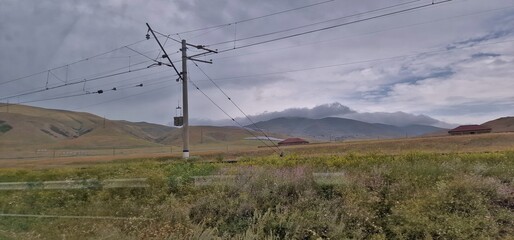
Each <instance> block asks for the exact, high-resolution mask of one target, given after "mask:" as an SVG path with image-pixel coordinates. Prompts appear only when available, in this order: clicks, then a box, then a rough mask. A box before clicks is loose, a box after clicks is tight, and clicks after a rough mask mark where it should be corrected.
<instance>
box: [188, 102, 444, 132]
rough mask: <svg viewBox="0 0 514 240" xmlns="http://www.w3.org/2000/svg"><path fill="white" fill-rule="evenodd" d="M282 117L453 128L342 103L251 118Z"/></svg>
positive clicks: (200, 122) (426, 119)
mask: <svg viewBox="0 0 514 240" xmlns="http://www.w3.org/2000/svg"><path fill="white" fill-rule="evenodd" d="M281 117H302V118H311V119H321V118H325V117H341V118H349V119H354V120H358V121H363V122H369V123H382V124H389V125H394V126H408V125H430V126H437V127H451V126H453V125H452V124H448V123H445V122H442V121H439V120H437V119H434V118H431V117H429V116H426V115H422V114H421V115H415V114H409V113H405V112H394V113H388V112H357V111H355V110H352V109H351V108H349V107H347V106H344V105H342V104H341V103H338V102H335V103H328V104H322V105H319V106H315V107H313V108H288V109H285V110H283V111H275V112H264V113H262V114H258V115H252V116H249V118H250V119H252V120H253V121H254V122H259V121H267V120H270V119H275V118H281ZM235 120H236V121H237V122H239V123H240V124H242V125H249V124H251V122H250V121H249V120H248V119H246V118H236V119H235ZM194 124H196V125H234V124H237V123H234V122H233V121H232V120H228V119H226V120H219V121H213V120H209V119H195V120H194Z"/></svg>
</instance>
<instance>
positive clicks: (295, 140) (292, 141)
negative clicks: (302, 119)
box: [278, 138, 309, 146]
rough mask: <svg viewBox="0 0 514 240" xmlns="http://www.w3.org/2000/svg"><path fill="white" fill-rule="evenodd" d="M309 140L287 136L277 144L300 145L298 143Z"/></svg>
mask: <svg viewBox="0 0 514 240" xmlns="http://www.w3.org/2000/svg"><path fill="white" fill-rule="evenodd" d="M308 143H309V142H308V141H306V140H304V139H301V138H288V139H286V140H284V141H282V142H279V143H278V145H279V146H288V145H300V144H308Z"/></svg>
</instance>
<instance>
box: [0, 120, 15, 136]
mask: <svg viewBox="0 0 514 240" xmlns="http://www.w3.org/2000/svg"><path fill="white" fill-rule="evenodd" d="M11 129H12V127H11V126H10V125H9V124H7V123H5V122H4V121H0V133H6V132H8V131H9V130H11Z"/></svg>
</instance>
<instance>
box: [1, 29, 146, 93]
mask: <svg viewBox="0 0 514 240" xmlns="http://www.w3.org/2000/svg"><path fill="white" fill-rule="evenodd" d="M145 40H146V39H143V40H139V41H136V42H133V43H130V44H127V45H124V46H122V47H118V48H115V49H112V50H109V51H106V52H103V53H99V54H96V55H93V56H91V57H86V58H82V59H80V60H77V61H74V62H70V63H67V64H64V65H61V66H58V67H54V68H51V69H47V70H44V71H40V72H36V73H32V74H29V75H26V76H23V77H18V78H14V79H11V80H8V81H5V82H1V83H0V86H2V85H5V84H8V83H11V82H15V81H18V80H22V79H25V78H29V77H33V76H37V75H39V74H43V73H46V72H48V71H53V70H57V69H60V68H65V67H69V66H71V65H74V64H77V63H80V62H84V61H88V60H90V59H93V58H97V57H100V56H103V55H107V54H109V53H112V52H115V51H118V50H120V49H123V48H126V47H130V46H133V45H136V44H138V43H141V42H144V41H145Z"/></svg>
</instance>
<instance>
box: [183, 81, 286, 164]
mask: <svg viewBox="0 0 514 240" xmlns="http://www.w3.org/2000/svg"><path fill="white" fill-rule="evenodd" d="M189 82H191V84H193V86H194V87H195V88H196V90H198V91H199V92H200V93H202V94H203V95H204V96H205V97H206V98H207V99H209V101H210V102H211V103H212V104H214V106H216V107H217V108H218V109H219V110H220V111H222V112H223V113H224V114H225V115H226V116H227V117H228V118H230V120H232V121H233V122H235V123H236V124H237V125H239V126H240V127H241V128H242V129H244V130H245V131H247V132H248V133H250V134H251V135H252V136H253V137H255V139H258V140H259V141H261V142H262V143H263V144H264V145H265V146H266V147H268V148H270V149H271V150H273V151H274V152H275V153H277V154H279V155H280V156H282V155H283V153H282V152H281V151H280V148H278V146H276V148H277V149H278V150H279V151H277V150H276V149H275V148H273V146H270V145H268V144H267V143H266V142H265V141H263V140H262V139H261V138H259V137H258V136H257V135H255V133H254V132H252V131H250V130H249V129H248V128H246V127H245V126H243V124H241V123H240V122H238V121H237V120H236V119H235V118H233V117H232V116H231V115H230V114H228V113H227V111H225V110H224V109H223V108H222V107H221V106H220V105H219V104H217V103H216V102H215V101H214V100H213V99H212V98H211V97H209V95H207V93H205V92H204V91H203V90H202V89H200V87H198V85H197V84H196V83H195V82H194V81H193V80H191V78H189Z"/></svg>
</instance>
